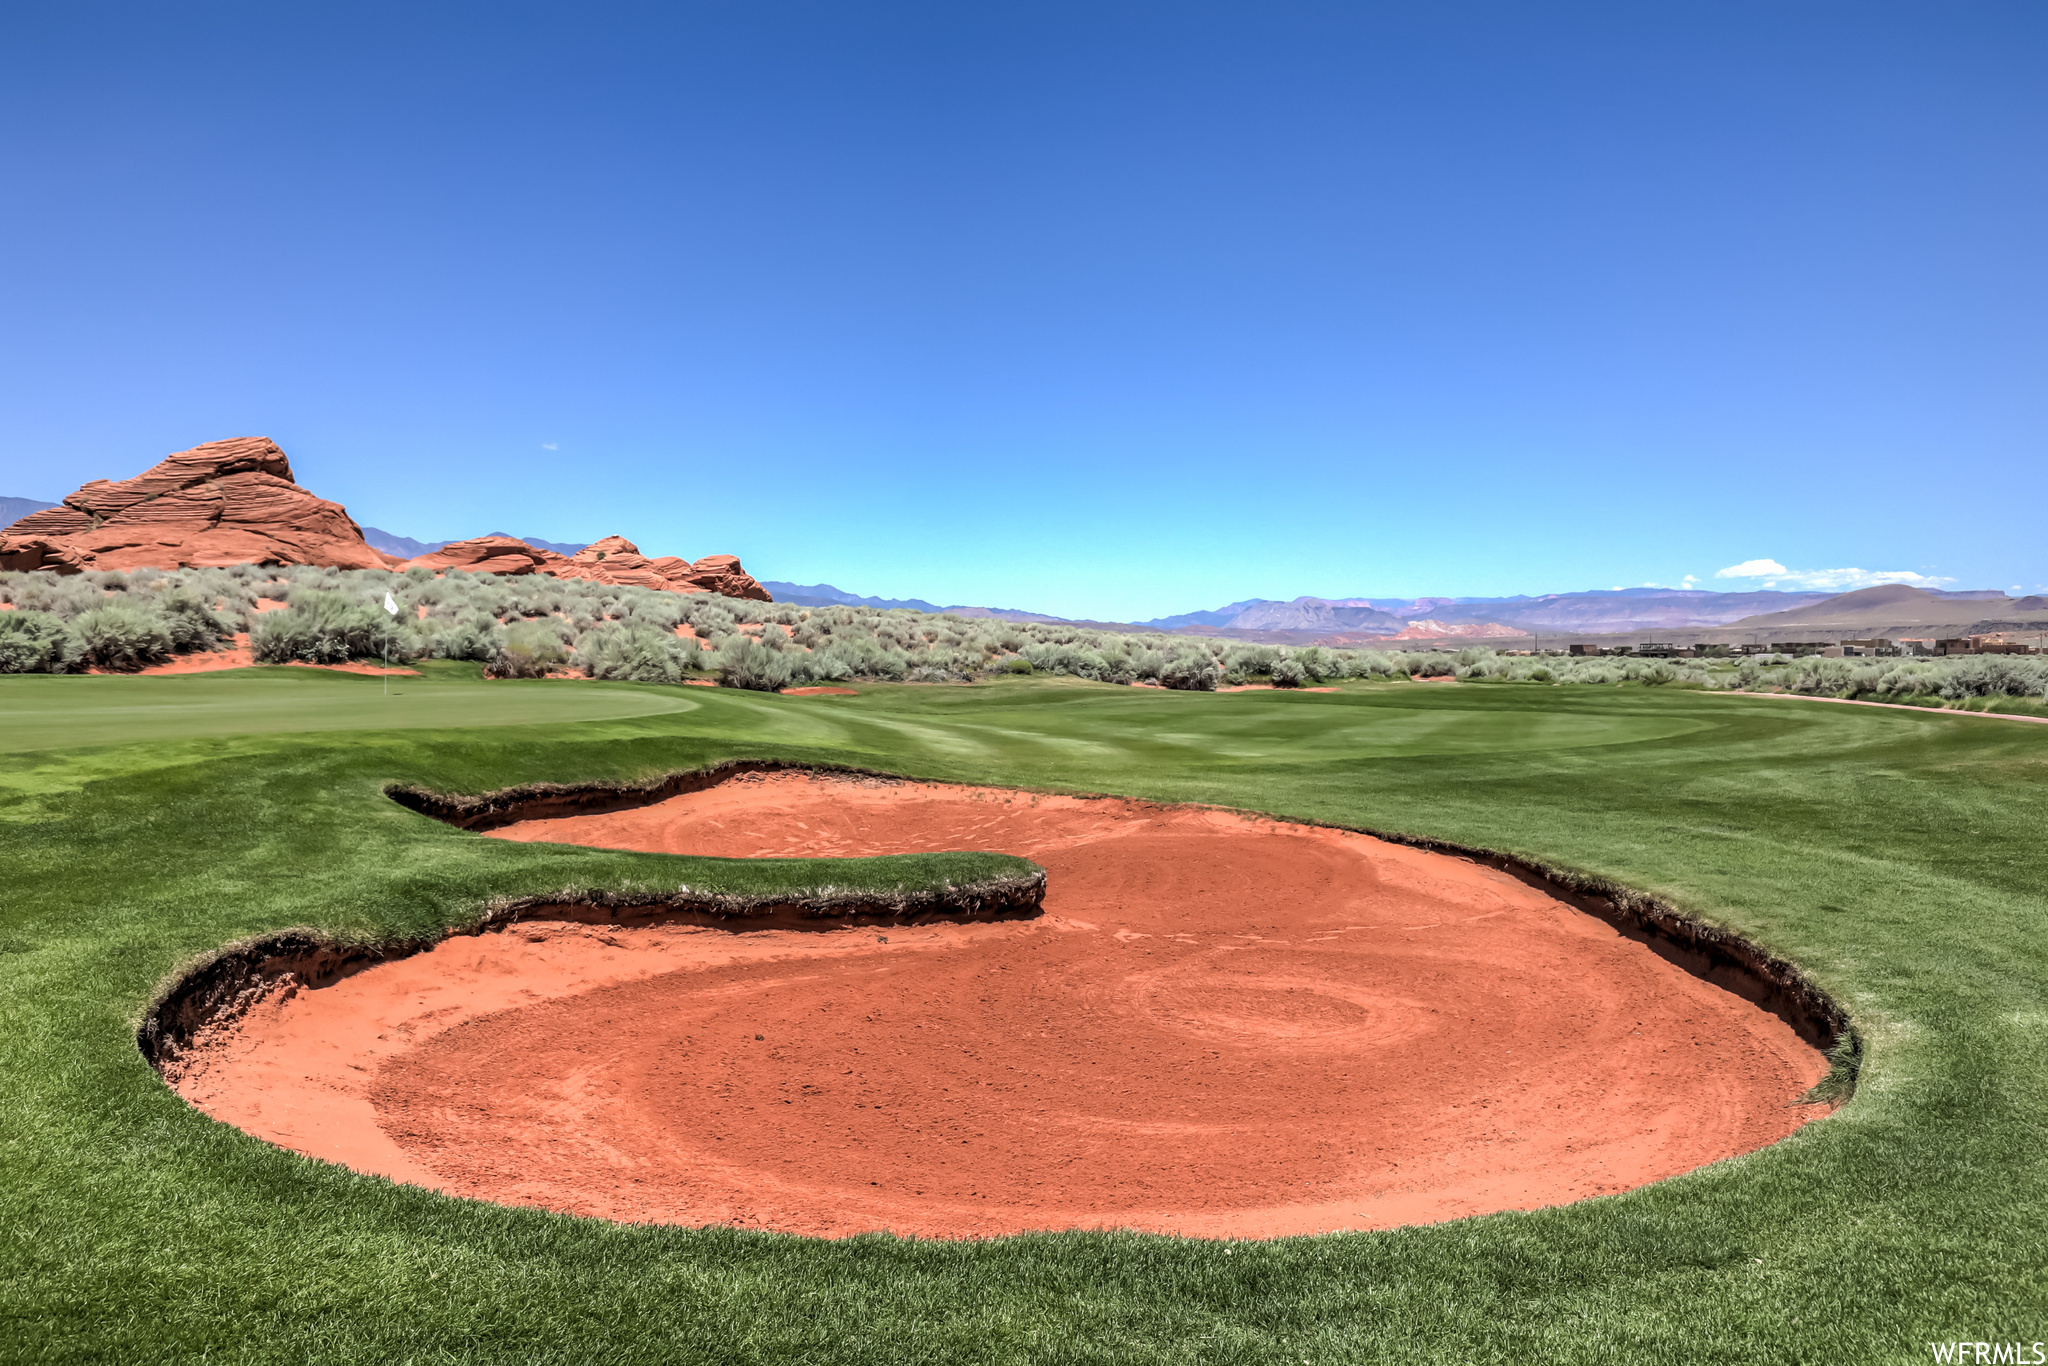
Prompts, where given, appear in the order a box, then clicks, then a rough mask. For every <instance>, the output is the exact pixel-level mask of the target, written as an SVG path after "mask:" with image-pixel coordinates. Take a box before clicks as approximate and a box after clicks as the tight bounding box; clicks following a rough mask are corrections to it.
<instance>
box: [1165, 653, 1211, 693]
mask: <svg viewBox="0 0 2048 1366" xmlns="http://www.w3.org/2000/svg"><path fill="white" fill-rule="evenodd" d="M1222 681H1223V670H1222V669H1220V668H1218V667H1217V665H1216V661H1215V660H1214V659H1211V658H1210V657H1209V656H1208V655H1206V654H1200V653H1197V652H1195V651H1189V652H1187V653H1186V654H1178V655H1175V656H1174V657H1173V658H1171V659H1169V660H1167V661H1166V663H1165V664H1163V665H1161V666H1160V669H1159V683H1160V686H1162V687H1167V688H1173V689H1175V690H1176V691H1179V692H1215V691H1216V685H1217V684H1219V683H1221V682H1222Z"/></svg>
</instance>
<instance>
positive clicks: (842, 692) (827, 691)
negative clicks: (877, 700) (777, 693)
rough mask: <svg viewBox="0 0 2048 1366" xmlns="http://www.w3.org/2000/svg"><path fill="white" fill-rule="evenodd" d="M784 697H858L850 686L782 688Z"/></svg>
mask: <svg viewBox="0 0 2048 1366" xmlns="http://www.w3.org/2000/svg"><path fill="white" fill-rule="evenodd" d="M782 695H783V696H784V697H859V696H860V694H859V693H857V692H855V691H854V690H853V689H852V688H784V689H783V690H782Z"/></svg>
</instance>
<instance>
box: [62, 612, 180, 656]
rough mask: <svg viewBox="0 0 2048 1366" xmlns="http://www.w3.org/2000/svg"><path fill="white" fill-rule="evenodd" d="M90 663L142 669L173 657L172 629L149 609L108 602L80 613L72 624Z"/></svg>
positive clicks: (72, 628) (80, 647) (73, 631)
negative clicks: (103, 605)
mask: <svg viewBox="0 0 2048 1366" xmlns="http://www.w3.org/2000/svg"><path fill="white" fill-rule="evenodd" d="M71 631H72V634H73V635H75V636H76V637H77V638H78V644H79V649H80V652H81V653H82V654H83V656H84V658H85V661H86V662H87V663H88V664H92V665H95V666H96V667H98V668H102V669H140V668H143V667H144V666H145V665H150V664H161V663H163V662H164V661H165V660H167V659H169V658H170V657H171V647H172V639H171V630H170V627H169V626H168V625H167V624H166V623H165V622H164V619H163V618H162V617H160V616H158V615H157V614H156V613H155V612H152V611H149V610H148V609H147V608H142V607H130V606H128V605H127V604H126V603H108V604H107V605H106V606H105V607H95V608H93V609H92V610H91V611H90V612H80V613H79V614H78V616H77V617H76V618H74V619H73V621H72V623H71Z"/></svg>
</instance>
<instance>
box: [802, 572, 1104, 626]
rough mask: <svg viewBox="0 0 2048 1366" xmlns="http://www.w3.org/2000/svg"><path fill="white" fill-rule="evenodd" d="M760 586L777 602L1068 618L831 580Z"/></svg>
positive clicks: (1011, 618) (1015, 617) (1022, 618)
mask: <svg viewBox="0 0 2048 1366" xmlns="http://www.w3.org/2000/svg"><path fill="white" fill-rule="evenodd" d="M761 586H762V587H763V588H765V589H767V590H768V591H769V592H770V593H773V594H774V595H775V600H776V601H777V602H787V603H791V604H794V605H795V606H798V607H880V608H884V609H887V608H891V607H910V608H915V609H916V610H917V611H920V612H951V613H952V614H953V615H954V616H956V617H986V618H994V619H997V620H1000V621H1064V620H1065V618H1064V617H1049V616H1046V615H1045V614H1044V613H1043V612H1027V611H1025V610H1024V609H1023V608H1021V607H963V606H954V607H940V606H938V605H937V604H935V603H929V602H926V601H925V600H924V599H923V598H864V597H862V596H861V595H860V594H858V593H849V592H847V591H846V590H845V589H844V588H834V587H833V586H832V585H831V584H829V583H810V584H804V583H784V582H782V581H781V580H779V579H763V580H762V581H761Z"/></svg>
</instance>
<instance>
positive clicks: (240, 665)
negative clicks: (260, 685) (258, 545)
mask: <svg viewBox="0 0 2048 1366" xmlns="http://www.w3.org/2000/svg"><path fill="white" fill-rule="evenodd" d="M256 667H257V664H256V656H255V655H254V653H252V652H251V650H250V648H249V637H248V634H247V633H246V632H237V633H236V634H235V643H234V644H233V645H230V646H229V647H228V648H227V649H225V650H199V651H194V652H193V653H191V654H187V655H177V656H174V657H173V658H171V659H169V660H166V661H165V662H164V663H162V664H151V665H148V666H146V667H144V668H140V669H89V670H87V672H88V673H95V674H112V673H125V674H128V675H130V676H131V677H132V676H135V675H138V674H151V675H161V674H211V673H220V672H222V671H223V670H226V669H253V668H256ZM285 667H287V668H292V669H326V670H327V671H329V672H330V673H338V674H368V675H370V676H371V677H372V678H376V677H379V676H381V675H389V676H391V677H393V678H398V677H400V676H410V677H413V678H418V677H419V675H420V671H419V670H418V669H408V668H405V667H403V666H402V665H394V666H393V667H391V668H388V669H387V668H385V667H383V666H382V665H380V664H358V663H354V662H351V663H348V664H308V663H305V662H304V661H302V660H293V661H292V662H291V663H290V664H288V665H286V666H285Z"/></svg>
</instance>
